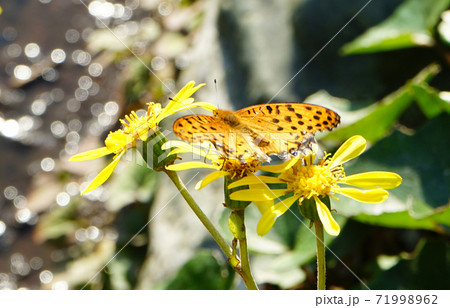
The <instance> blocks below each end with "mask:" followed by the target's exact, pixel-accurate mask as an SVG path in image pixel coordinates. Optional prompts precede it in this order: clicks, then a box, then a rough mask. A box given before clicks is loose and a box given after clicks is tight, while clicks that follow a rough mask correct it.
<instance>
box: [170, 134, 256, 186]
mask: <svg viewBox="0 0 450 308" xmlns="http://www.w3.org/2000/svg"><path fill="white" fill-rule="evenodd" d="M170 148H174V149H173V150H172V151H171V152H170V154H169V155H172V154H179V153H193V154H194V155H198V156H199V157H204V161H190V162H184V163H179V164H175V165H170V166H167V167H166V169H168V170H172V171H180V170H186V169H193V168H207V169H214V170H216V171H214V172H213V173H211V174H208V175H207V176H206V177H205V178H204V179H203V180H201V181H199V182H198V183H197V185H195V189H197V190H200V189H202V188H203V187H205V186H206V185H208V184H210V183H211V182H213V181H215V180H217V179H219V178H221V177H224V176H230V178H231V179H235V178H242V177H244V176H246V175H249V174H252V173H254V172H256V171H257V170H259V168H260V166H261V162H260V161H259V160H258V159H256V158H254V157H248V158H246V160H245V161H240V160H238V159H229V158H227V157H225V156H224V155H223V153H222V152H220V151H218V150H216V148H215V147H214V146H213V145H212V144H190V143H186V142H183V141H176V140H172V141H168V142H166V143H165V144H164V145H163V146H162V149H163V150H164V149H170ZM206 160H209V161H210V163H206Z"/></svg>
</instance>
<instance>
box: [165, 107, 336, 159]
mask: <svg viewBox="0 0 450 308" xmlns="http://www.w3.org/2000/svg"><path fill="white" fill-rule="evenodd" d="M339 122H340V116H339V115H338V114H337V113H336V112H334V111H332V110H330V109H328V108H325V107H322V106H317V105H312V104H305V103H270V104H266V105H255V106H250V107H246V108H244V109H241V110H238V111H235V112H233V111H228V110H222V109H217V110H215V111H214V115H213V116H209V115H189V116H185V117H181V118H179V119H177V120H176V121H175V123H174V125H173V130H174V132H175V134H176V135H177V136H178V137H180V138H181V139H183V140H186V141H188V142H191V143H203V142H210V143H212V144H213V145H214V147H215V148H216V149H218V150H219V151H220V152H222V153H223V154H224V155H225V156H226V157H227V158H230V159H239V160H241V161H242V160H245V159H246V158H248V157H251V156H253V157H255V158H257V159H259V160H262V161H267V162H269V161H270V158H269V155H272V154H276V155H278V156H279V157H282V158H287V157H288V156H289V155H294V156H295V155H297V154H298V153H299V152H301V151H302V150H304V149H305V148H307V147H309V146H310V145H311V143H313V142H314V141H315V139H314V134H315V133H316V132H319V131H323V130H325V129H328V130H332V129H333V128H335V127H336V126H337V125H338V124H339Z"/></svg>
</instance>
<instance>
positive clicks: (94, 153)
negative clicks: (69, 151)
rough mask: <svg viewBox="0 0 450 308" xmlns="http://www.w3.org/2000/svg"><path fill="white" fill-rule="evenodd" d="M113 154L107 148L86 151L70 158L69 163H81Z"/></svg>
mask: <svg viewBox="0 0 450 308" xmlns="http://www.w3.org/2000/svg"><path fill="white" fill-rule="evenodd" d="M112 153H113V152H111V151H110V150H108V148H107V147H103V148H99V149H95V150H91V151H87V152H83V153H80V154H77V155H74V156H72V157H71V158H70V159H69V161H83V160H90V159H95V158H99V157H102V156H105V155H109V154H112Z"/></svg>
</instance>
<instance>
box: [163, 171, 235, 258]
mask: <svg viewBox="0 0 450 308" xmlns="http://www.w3.org/2000/svg"><path fill="white" fill-rule="evenodd" d="M164 172H165V173H166V174H167V175H168V176H169V178H170V179H171V180H172V182H173V183H174V184H175V186H176V187H177V189H178V190H179V191H180V194H181V195H182V196H183V198H184V200H186V202H187V204H188V205H189V206H190V208H191V209H192V211H194V213H195V215H197V217H198V219H200V221H201V222H202V224H203V225H204V226H205V228H206V229H207V230H208V231H209V233H210V234H211V236H212V237H213V238H214V240H215V241H216V242H217V244H218V245H219V247H220V248H221V249H222V251H223V253H224V254H225V255H226V256H227V258H230V257H231V247H230V245H228V243H227V241H225V239H224V238H223V237H222V235H221V234H220V233H219V231H218V230H217V229H216V227H215V226H214V225H213V223H212V222H211V221H210V220H209V218H208V217H207V216H206V215H205V213H203V211H202V210H201V209H200V207H199V206H198V205H197V203H196V202H195V200H194V199H193V198H192V196H191V195H190V194H189V192H188V191H187V189H186V188H185V187H184V184H183V183H182V182H181V180H180V178H179V177H178V174H177V173H176V172H174V171H171V170H164Z"/></svg>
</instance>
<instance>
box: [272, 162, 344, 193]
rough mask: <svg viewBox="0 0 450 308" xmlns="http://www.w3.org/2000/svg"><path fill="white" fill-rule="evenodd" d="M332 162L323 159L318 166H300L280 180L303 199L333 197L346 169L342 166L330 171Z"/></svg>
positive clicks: (288, 171)
mask: <svg viewBox="0 0 450 308" xmlns="http://www.w3.org/2000/svg"><path fill="white" fill-rule="evenodd" d="M330 165H331V161H330V160H329V159H323V160H321V161H320V163H319V164H318V165H301V164H298V165H296V166H294V167H293V168H292V169H289V170H287V171H286V172H284V173H282V174H281V175H280V176H279V178H280V179H281V180H282V181H285V182H286V183H287V188H288V190H290V191H292V192H294V193H295V194H296V195H297V194H298V195H300V196H302V199H309V198H311V197H313V196H331V195H332V194H333V193H334V192H333V189H334V188H336V187H337V181H338V180H339V179H342V178H343V177H344V176H345V175H344V169H343V168H342V167H341V166H338V167H334V168H333V169H330Z"/></svg>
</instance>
